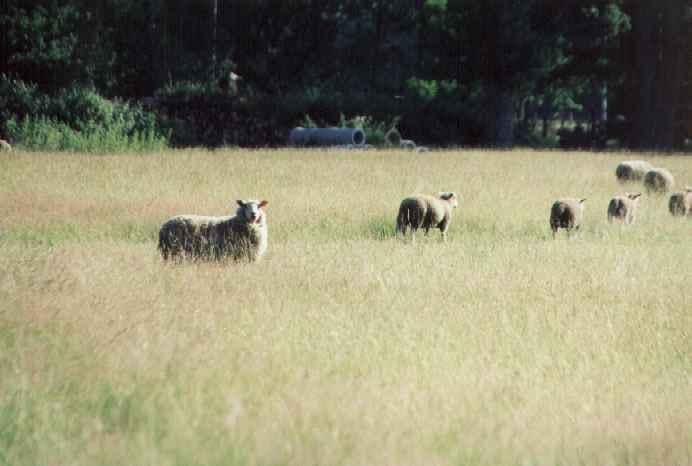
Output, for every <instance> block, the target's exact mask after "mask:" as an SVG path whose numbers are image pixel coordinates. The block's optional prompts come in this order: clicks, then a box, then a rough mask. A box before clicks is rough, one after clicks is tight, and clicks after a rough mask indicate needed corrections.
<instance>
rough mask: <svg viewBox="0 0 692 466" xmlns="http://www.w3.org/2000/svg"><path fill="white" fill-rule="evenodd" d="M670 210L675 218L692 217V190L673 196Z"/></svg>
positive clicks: (688, 189)
mask: <svg viewBox="0 0 692 466" xmlns="http://www.w3.org/2000/svg"><path fill="white" fill-rule="evenodd" d="M668 210H669V211H670V214H671V215H673V216H685V215H692V188H687V189H686V190H685V191H681V192H677V193H673V194H671V196H670V200H669V201H668Z"/></svg>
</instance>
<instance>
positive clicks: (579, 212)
mask: <svg viewBox="0 0 692 466" xmlns="http://www.w3.org/2000/svg"><path fill="white" fill-rule="evenodd" d="M584 201H586V199H576V198H561V199H558V200H556V201H555V202H554V203H553V206H552V208H551V209H550V229H551V230H553V238H555V234H556V233H557V230H558V229H559V228H564V229H565V230H567V235H568V236H569V233H570V231H571V230H572V229H575V230H579V228H580V227H581V221H582V218H583V217H584Z"/></svg>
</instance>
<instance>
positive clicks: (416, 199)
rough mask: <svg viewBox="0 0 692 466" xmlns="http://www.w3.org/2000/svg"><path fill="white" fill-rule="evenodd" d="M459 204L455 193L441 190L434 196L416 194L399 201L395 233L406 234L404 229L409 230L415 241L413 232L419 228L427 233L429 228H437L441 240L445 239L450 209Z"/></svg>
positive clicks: (450, 215) (450, 213)
mask: <svg viewBox="0 0 692 466" xmlns="http://www.w3.org/2000/svg"><path fill="white" fill-rule="evenodd" d="M458 205H459V201H458V198H457V195H456V194H455V193H453V192H442V193H439V194H438V195H437V197H435V196H431V195H427V194H416V195H413V196H411V197H407V198H406V199H404V200H403V201H401V205H400V206H399V214H398V216H397V219H396V231H397V234H398V233H401V234H403V235H404V236H405V235H406V230H407V229H410V230H411V237H412V238H413V240H414V241H415V234H416V231H417V230H418V229H419V228H423V229H424V230H425V234H426V235H427V234H428V231H430V229H431V228H439V229H440V232H441V233H442V240H443V241H446V240H447V230H448V229H449V224H450V222H451V220H452V209H455V208H456V207H457V206H458Z"/></svg>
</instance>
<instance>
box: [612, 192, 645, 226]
mask: <svg viewBox="0 0 692 466" xmlns="http://www.w3.org/2000/svg"><path fill="white" fill-rule="evenodd" d="M641 195H642V193H625V194H622V195H619V196H615V197H613V198H612V199H611V200H610V203H609V204H608V221H609V222H612V221H613V220H619V221H621V222H624V223H625V224H628V225H629V224H632V223H634V220H635V219H636V215H637V207H638V206H639V199H640V198H641Z"/></svg>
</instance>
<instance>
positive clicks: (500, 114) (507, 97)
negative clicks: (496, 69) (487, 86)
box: [494, 90, 514, 147]
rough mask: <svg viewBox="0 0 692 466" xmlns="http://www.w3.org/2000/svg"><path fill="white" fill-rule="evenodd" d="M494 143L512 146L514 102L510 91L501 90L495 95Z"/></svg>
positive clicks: (500, 145)
mask: <svg viewBox="0 0 692 466" xmlns="http://www.w3.org/2000/svg"><path fill="white" fill-rule="evenodd" d="M494 139H495V140H494V145H496V146H498V147H512V145H513V144H514V102H513V98H512V93H511V92H510V91H507V90H501V91H499V92H498V93H497V94H496V95H495V135H494Z"/></svg>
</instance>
